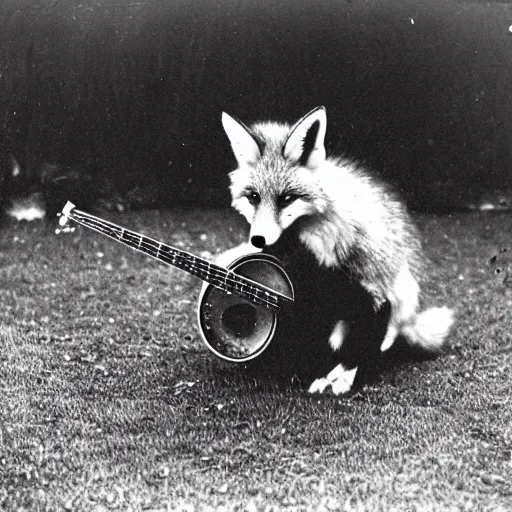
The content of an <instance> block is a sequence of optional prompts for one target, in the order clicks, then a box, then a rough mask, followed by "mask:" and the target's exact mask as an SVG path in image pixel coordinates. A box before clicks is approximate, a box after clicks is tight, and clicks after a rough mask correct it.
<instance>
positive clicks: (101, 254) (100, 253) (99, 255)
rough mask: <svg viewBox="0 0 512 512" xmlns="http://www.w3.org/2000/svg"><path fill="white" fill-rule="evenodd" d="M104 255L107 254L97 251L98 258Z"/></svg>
mask: <svg viewBox="0 0 512 512" xmlns="http://www.w3.org/2000/svg"><path fill="white" fill-rule="evenodd" d="M103 256H105V255H104V254H103V253H102V252H97V253H96V257H97V258H103Z"/></svg>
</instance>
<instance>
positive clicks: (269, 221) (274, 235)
mask: <svg viewBox="0 0 512 512" xmlns="http://www.w3.org/2000/svg"><path fill="white" fill-rule="evenodd" d="M266 213H267V215H265V212H257V213H256V215H255V217H254V220H253V223H252V226H251V233H250V236H249V240H250V241H251V244H252V245H253V246H254V247H256V249H263V248H264V247H266V246H268V245H274V244H275V243H276V242H277V241H278V240H279V237H280V236H281V234H282V232H283V228H282V227H281V226H280V225H279V222H278V221H277V219H275V218H273V216H272V215H269V214H268V213H269V212H266ZM269 217H270V218H269Z"/></svg>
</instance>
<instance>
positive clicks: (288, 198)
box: [278, 193, 299, 208]
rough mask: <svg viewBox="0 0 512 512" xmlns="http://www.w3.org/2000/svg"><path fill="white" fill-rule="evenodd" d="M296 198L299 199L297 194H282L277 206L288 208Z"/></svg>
mask: <svg viewBox="0 0 512 512" xmlns="http://www.w3.org/2000/svg"><path fill="white" fill-rule="evenodd" d="M298 198H299V196H298V194H293V193H289V194H282V195H281V196H279V199H278V202H279V206H281V208H284V207H286V206H289V205H290V204H292V203H293V202H294V201H296V200H297V199H298Z"/></svg>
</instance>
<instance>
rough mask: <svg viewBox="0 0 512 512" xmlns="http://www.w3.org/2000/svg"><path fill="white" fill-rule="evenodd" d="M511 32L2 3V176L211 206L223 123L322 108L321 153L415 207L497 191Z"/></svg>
mask: <svg viewBox="0 0 512 512" xmlns="http://www.w3.org/2000/svg"><path fill="white" fill-rule="evenodd" d="M511 24H512V8H510V7H509V6H507V5H504V4H502V3H485V2H481V3H458V2H442V3H441V2H437V1H436V2H434V1H431V0H429V1H419V0H418V1H408V2H407V1H403V0H389V1H379V0H368V1H355V0H332V1H324V0H320V1H316V2H310V1H308V0H299V1H294V0H285V1H281V2H279V1H276V0H257V1H251V0H200V1H199V0H198V1H190V0H134V1H131V2H130V1H126V2H124V1H123V2H120V1H119V0H80V1H79V0H25V1H22V0H7V1H6V0H4V1H3V3H2V4H1V7H0V73H1V74H0V92H1V94H0V129H1V132H0V137H1V139H0V161H1V162H2V166H3V172H4V174H5V173H6V172H7V173H8V174H9V172H8V171H9V169H10V168H11V167H12V158H15V159H16V161H18V162H19V163H20V166H21V169H22V174H21V175H20V176H21V178H22V179H21V180H20V179H18V181H19V183H23V186H24V187H29V186H33V184H34V183H40V182H45V180H46V182H49V183H50V184H51V183H54V184H57V183H58V182H64V183H66V179H68V182H72V183H75V184H77V185H76V186H75V188H73V187H70V188H69V189H68V190H66V193H67V194H71V195H73V194H74V195H76V196H77V197H78V199H80V198H82V199H83V198H85V196H86V195H87V194H91V195H93V196H95V195H97V194H104V195H108V194H121V195H122V194H129V193H132V194H133V195H134V197H135V196H141V197H143V198H144V197H145V194H146V195H147V197H150V198H151V199H157V200H159V201H161V202H163V203H164V204H176V203H183V202H185V201H192V202H198V203H202V204H212V202H216V203H217V204H227V195H226V185H227V178H226V175H227V172H228V171H229V170H230V169H231V168H232V167H233V164H234V162H233V159H232V156H231V153H230V151H229V147H228V143H227V140H226V138H225V136H224V134H223V132H222V129H221V124H220V113H221V111H223V110H226V111H227V112H229V113H231V114H233V115H236V116H237V117H239V118H241V119H242V120H244V121H246V122H251V121H254V120H257V119H262V118H273V119H278V120H288V121H294V120H296V119H297V118H299V117H300V116H301V115H303V114H304V113H305V112H307V111H308V110H310V109H311V108H313V107H315V106H317V105H320V104H323V105H325V106H326V107H327V109H328V119H329V130H328V144H329V147H330V148H331V150H333V151H342V152H345V153H347V154H348V155H349V156H352V157H354V158H358V159H363V160H364V161H366V162H367V163H368V164H369V165H371V166H372V167H374V168H375V169H376V170H377V171H379V172H381V173H382V174H383V175H384V176H385V177H387V178H389V179H392V180H393V181H394V182H395V183H397V184H398V185H399V187H401V188H402V189H403V190H404V191H405V192H407V193H408V194H409V195H410V196H411V197H413V198H416V199H417V198H418V197H419V196H420V195H421V194H425V197H428V194H429V193H431V192H432V191H434V194H435V193H437V192H435V191H436V190H437V191H438V190H439V187H437V188H436V186H435V185H434V184H435V183H445V182H446V183H452V184H455V185H454V186H452V187H451V188H450V189H449V190H450V191H452V190H463V189H464V190H468V189H469V190H470V189H471V188H472V187H478V188H506V187H508V186H510V185H511V183H510V181H511V178H510V170H509V169H510V168H511V166H512V108H511V107H512V94H511V93H512V61H511V55H512V34H511V33H509V25H511ZM6 169H7V171H6ZM66 176H67V178H66V179H64V180H62V179H61V178H65V177H66ZM69 176H72V177H73V178H72V179H71V178H69ZM52 180H53V181H52ZM73 180H74V181H73ZM459 185H460V186H459ZM134 191H135V192H134ZM418 191H419V192H421V194H417V192H418ZM86 192H87V194H86ZM450 193H451V192H450Z"/></svg>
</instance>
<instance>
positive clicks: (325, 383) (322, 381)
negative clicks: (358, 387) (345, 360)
mask: <svg viewBox="0 0 512 512" xmlns="http://www.w3.org/2000/svg"><path fill="white" fill-rule="evenodd" d="M356 373H357V367H355V368H352V369H350V370H347V369H346V368H344V367H343V365H342V364H339V365H338V366H336V367H335V368H334V370H331V371H330V372H329V373H328V374H327V375H326V376H325V377H321V378H319V379H316V380H314V381H313V383H312V384H311V386H309V389H308V393H324V392H325V391H326V390H327V389H328V388H329V387H331V390H332V393H333V394H334V395H344V394H346V393H349V392H350V390H351V389H352V386H353V384H354V380H355V378H356Z"/></svg>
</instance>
